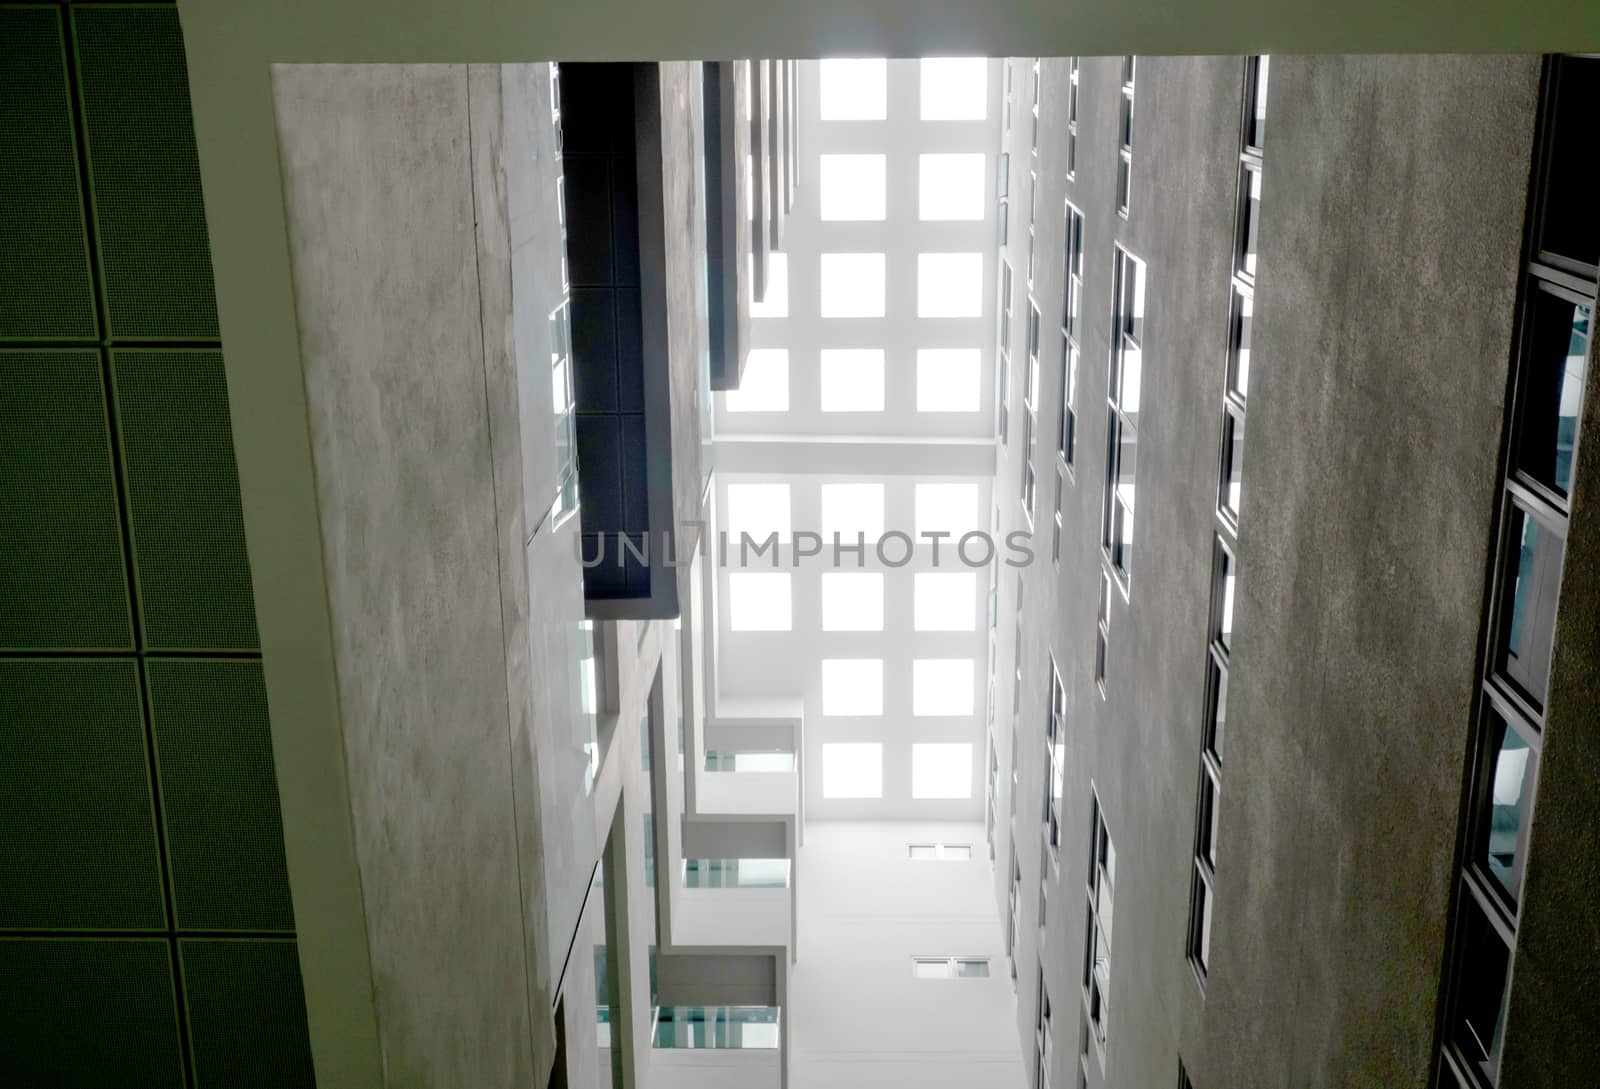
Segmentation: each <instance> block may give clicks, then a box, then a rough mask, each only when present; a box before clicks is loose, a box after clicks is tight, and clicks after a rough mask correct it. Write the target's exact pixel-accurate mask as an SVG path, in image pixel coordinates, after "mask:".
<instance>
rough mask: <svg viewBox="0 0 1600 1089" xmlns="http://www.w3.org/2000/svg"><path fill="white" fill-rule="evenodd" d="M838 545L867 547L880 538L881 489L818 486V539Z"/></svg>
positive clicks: (881, 532) (830, 485)
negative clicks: (863, 542) (858, 543)
mask: <svg viewBox="0 0 1600 1089" xmlns="http://www.w3.org/2000/svg"><path fill="white" fill-rule="evenodd" d="M835 535H837V536H838V538H839V540H840V541H844V542H848V543H851V544H854V543H855V542H856V541H857V540H860V539H865V540H866V542H867V543H869V544H870V543H872V542H874V541H876V540H877V539H878V538H879V537H882V536H883V485H882V484H877V483H871V484H824V485H822V539H823V541H824V542H825V543H826V544H828V545H830V546H831V545H832V544H833V540H834V537H835Z"/></svg>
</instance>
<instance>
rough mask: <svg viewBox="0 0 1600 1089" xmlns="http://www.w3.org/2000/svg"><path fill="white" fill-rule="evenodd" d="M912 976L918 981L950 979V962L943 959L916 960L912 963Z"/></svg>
mask: <svg viewBox="0 0 1600 1089" xmlns="http://www.w3.org/2000/svg"><path fill="white" fill-rule="evenodd" d="M911 974H912V975H913V976H915V977H916V978H917V979H949V978H950V962H949V961H948V960H945V959H944V958H942V957H941V958H940V959H938V960H915V961H912V962H911Z"/></svg>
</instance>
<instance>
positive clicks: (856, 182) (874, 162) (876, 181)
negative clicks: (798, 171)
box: [817, 155, 886, 220]
mask: <svg viewBox="0 0 1600 1089" xmlns="http://www.w3.org/2000/svg"><path fill="white" fill-rule="evenodd" d="M885 162H886V157H885V156H883V155H820V156H818V161H817V182H818V186H817V188H818V195H819V197H820V199H821V212H820V215H819V218H821V219H825V220H828V219H867V220H871V219H882V218H883V215H884V164H885Z"/></svg>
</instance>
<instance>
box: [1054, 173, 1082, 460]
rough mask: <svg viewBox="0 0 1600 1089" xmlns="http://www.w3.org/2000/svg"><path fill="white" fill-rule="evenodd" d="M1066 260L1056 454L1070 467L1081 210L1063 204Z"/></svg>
mask: <svg viewBox="0 0 1600 1089" xmlns="http://www.w3.org/2000/svg"><path fill="white" fill-rule="evenodd" d="M1066 232H1067V238H1066V242H1067V245H1066V262H1065V268H1064V270H1063V271H1064V273H1065V275H1063V277H1062V283H1063V288H1062V292H1063V294H1064V296H1065V297H1064V299H1063V300H1062V304H1061V339H1062V345H1061V421H1060V423H1059V425H1058V426H1057V429H1056V453H1057V454H1058V455H1060V457H1061V461H1062V463H1063V464H1065V465H1066V466H1068V467H1069V468H1070V467H1071V466H1072V461H1073V456H1074V453H1075V452H1076V447H1077V435H1078V356H1079V350H1080V347H1081V343H1082V341H1081V338H1082V336H1083V213H1081V212H1079V211H1078V210H1077V209H1076V208H1074V207H1073V206H1072V205H1071V204H1070V203H1069V204H1067V206H1066Z"/></svg>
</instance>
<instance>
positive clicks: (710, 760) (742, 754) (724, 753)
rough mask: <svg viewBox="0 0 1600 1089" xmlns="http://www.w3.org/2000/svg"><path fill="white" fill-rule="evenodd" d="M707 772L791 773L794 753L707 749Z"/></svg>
mask: <svg viewBox="0 0 1600 1089" xmlns="http://www.w3.org/2000/svg"><path fill="white" fill-rule="evenodd" d="M706 770H707V771H793V770H794V753H792V752H785V751H783V750H781V749H708V750H706Z"/></svg>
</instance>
